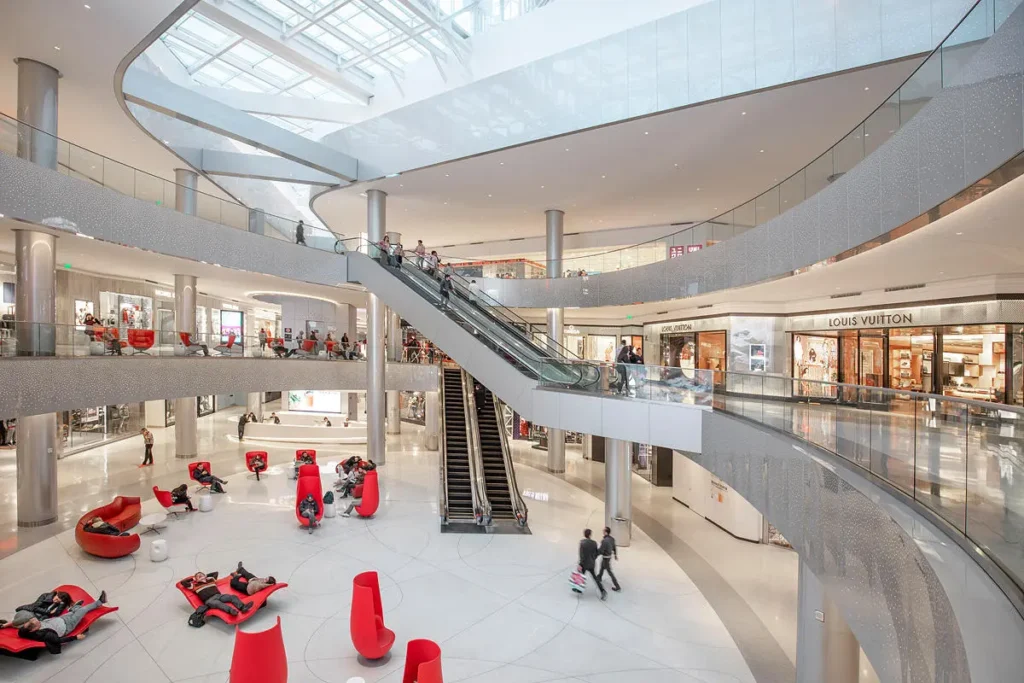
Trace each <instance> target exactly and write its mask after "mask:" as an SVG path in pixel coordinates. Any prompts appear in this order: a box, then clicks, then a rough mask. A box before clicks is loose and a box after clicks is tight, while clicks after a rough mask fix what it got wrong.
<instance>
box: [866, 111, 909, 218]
mask: <svg viewBox="0 0 1024 683" xmlns="http://www.w3.org/2000/svg"><path fill="white" fill-rule="evenodd" d="M918 127H919V126H918V125H917V124H916V121H915V120H914V119H912V120H911V121H910V123H908V124H907V125H905V126H904V127H903V128H900V130H899V132H898V133H897V134H896V135H893V136H892V137H891V138H889V140H888V141H887V142H886V143H885V144H884V145H882V146H881V147H879V148H878V151H877V152H875V154H876V155H877V156H878V164H879V168H878V175H879V179H880V183H879V190H880V194H881V200H882V201H881V211H882V225H883V226H886V227H887V228H894V227H896V226H898V225H902V224H903V223H905V222H906V221H909V220H910V219H911V218H914V217H915V216H917V215H918V214H919V213H920V201H919V196H920V190H919V185H918V168H917V144H918V143H917V132H918Z"/></svg>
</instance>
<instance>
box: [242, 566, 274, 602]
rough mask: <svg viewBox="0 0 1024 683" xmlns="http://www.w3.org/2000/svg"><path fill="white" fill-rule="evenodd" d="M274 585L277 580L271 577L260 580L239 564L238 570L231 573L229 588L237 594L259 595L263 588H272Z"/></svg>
mask: <svg viewBox="0 0 1024 683" xmlns="http://www.w3.org/2000/svg"><path fill="white" fill-rule="evenodd" d="M275 583H277V579H275V578H274V577H273V576H268V577H266V578H264V579H261V578H259V577H258V576H256V575H255V574H253V573H252V572H250V571H248V570H247V569H246V568H245V567H243V566H242V563H241V562H239V563H238V569H236V570H235V571H233V572H231V587H232V588H233V589H235V590H236V591H238V592H239V593H245V594H246V595H253V594H255V593H259V592H260V591H261V590H263V589H264V588H268V587H270V586H273V585H274V584H275Z"/></svg>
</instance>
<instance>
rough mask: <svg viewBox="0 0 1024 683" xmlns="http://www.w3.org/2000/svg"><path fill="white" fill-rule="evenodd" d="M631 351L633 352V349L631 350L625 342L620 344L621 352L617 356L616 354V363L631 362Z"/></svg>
mask: <svg viewBox="0 0 1024 683" xmlns="http://www.w3.org/2000/svg"><path fill="white" fill-rule="evenodd" d="M631 353H632V350H630V348H629V346H628V345H626V344H624V345H622V346H620V347H619V353H618V354H616V356H615V362H616V363H629V362H631V361H630V360H629V355H630V354H631Z"/></svg>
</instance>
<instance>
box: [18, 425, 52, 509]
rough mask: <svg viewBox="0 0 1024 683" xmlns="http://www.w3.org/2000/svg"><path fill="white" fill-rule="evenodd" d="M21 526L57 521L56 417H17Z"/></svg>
mask: <svg viewBox="0 0 1024 683" xmlns="http://www.w3.org/2000/svg"><path fill="white" fill-rule="evenodd" d="M17 438H18V446H17V454H16V460H17V468H18V526H19V527H36V526H46V525H47V524H53V523H54V522H56V521H57V416H56V414H54V413H46V414H44V415H24V416H21V417H19V418H18V437H17Z"/></svg>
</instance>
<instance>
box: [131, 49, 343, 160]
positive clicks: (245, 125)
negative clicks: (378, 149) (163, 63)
mask: <svg viewBox="0 0 1024 683" xmlns="http://www.w3.org/2000/svg"><path fill="white" fill-rule="evenodd" d="M122 89H123V90H124V96H125V99H126V100H127V101H128V102H134V103H135V104H139V105H141V106H144V107H147V108H149V109H152V110H154V111H158V112H161V113H163V114H166V115H167V116H172V117H174V118H176V119H179V120H181V121H185V122H187V123H190V124H193V125H195V126H199V127H200V128H204V129H206V130H209V131H212V132H214V133H218V134H220V135H223V136H225V137H229V138H231V139H233V140H238V141H239V142H244V143H245V144H247V145H251V146H253V147H256V148H257V149H262V150H265V151H267V152H270V153H271V154H275V155H277V156H279V157H283V158H285V159H290V160H291V161H294V162H296V163H299V164H302V165H305V166H307V167H309V168H314V169H316V170H318V171H322V172H323V173H327V174H330V175H332V176H337V177H338V178H343V179H345V180H355V179H356V177H357V171H358V167H359V164H358V162H357V161H356V160H355V159H353V158H352V157H350V156H348V155H347V154H342V153H341V152H338V151H337V150H334V149H331V148H330V147H328V146H327V145H324V144H321V143H319V142H314V141H313V140H309V139H307V138H304V137H302V136H301V135H296V134H295V133H292V132H290V131H287V130H285V129H283V128H281V127H279V126H275V125H274V124H272V123H268V122H266V121H264V120H262V119H259V118H257V117H255V116H252V115H251V114H246V113H245V112H242V111H239V110H237V109H235V108H234V107H230V106H228V105H226V104H223V103H221V102H218V101H217V100H214V99H211V98H209V97H206V96H204V95H201V94H200V93H197V92H195V91H193V90H190V89H188V88H183V87H181V86H178V85H174V84H173V83H171V82H169V81H167V80H165V79H163V78H160V77H159V76H154V75H152V74H148V73H146V72H144V71H142V70H141V69H136V68H130V69H128V71H127V73H126V74H125V76H124V81H123V82H122Z"/></svg>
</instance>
